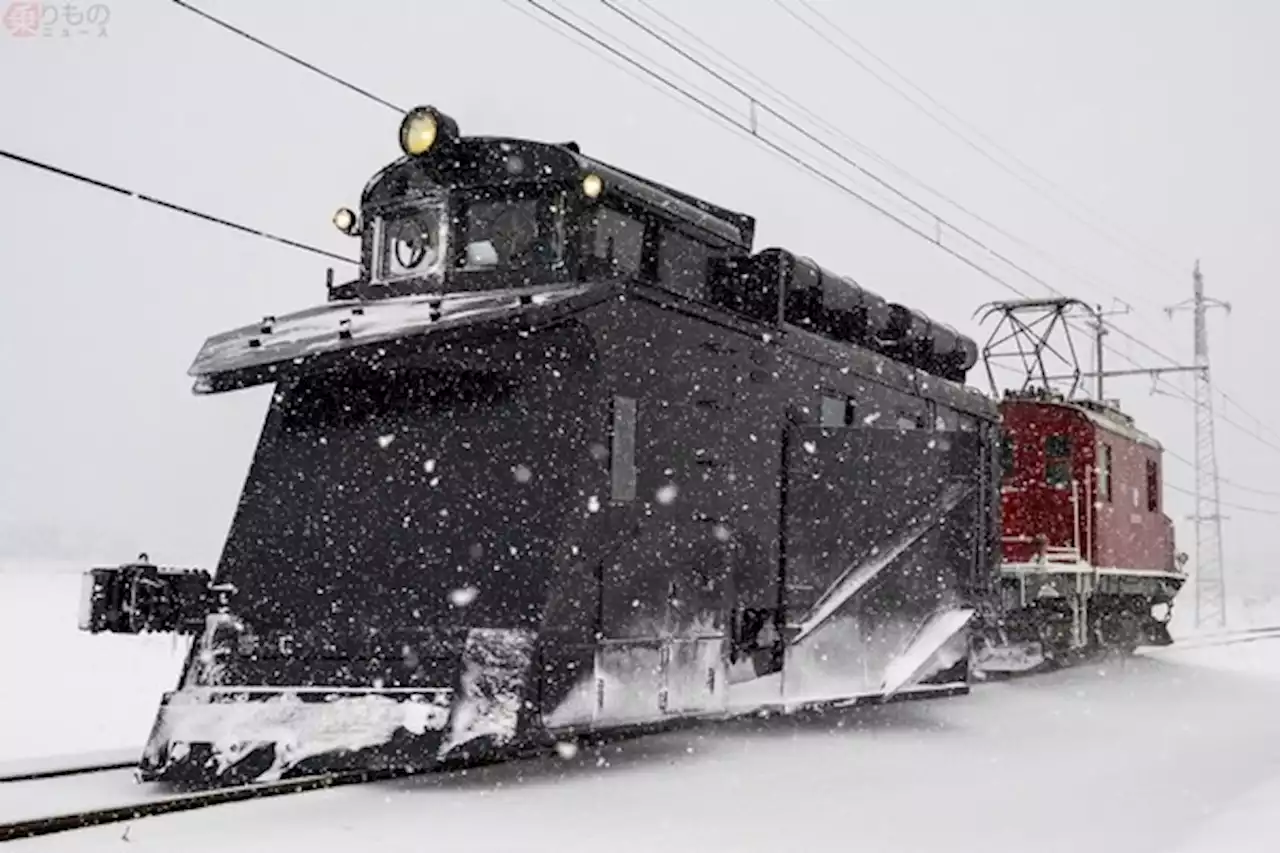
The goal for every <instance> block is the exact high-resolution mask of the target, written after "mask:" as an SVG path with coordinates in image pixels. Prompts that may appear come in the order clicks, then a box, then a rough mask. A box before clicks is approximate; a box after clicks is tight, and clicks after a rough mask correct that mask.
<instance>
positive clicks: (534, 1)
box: [526, 0, 1280, 452]
mask: <svg viewBox="0 0 1280 853" xmlns="http://www.w3.org/2000/svg"><path fill="white" fill-rule="evenodd" d="M526 2H528V3H529V4H530V5H532V6H534V7H535V8H538V9H539V10H541V11H542V12H543V13H544V14H547V15H549V16H551V17H554V18H556V19H557V20H559V21H560V22H561V23H562V24H565V25H567V26H570V27H571V28H573V29H575V30H576V31H578V32H579V33H580V34H582V35H585V36H587V37H588V38H591V39H592V40H593V41H595V42H596V43H597V44H600V45H602V46H605V47H607V48H608V49H610V50H611V51H613V52H615V53H616V54H618V55H619V56H623V57H626V58H627V59H628V61H630V62H632V63H634V64H636V65H638V66H640V67H643V66H642V65H641V64H640V63H639V62H638V61H636V60H635V59H633V58H631V57H627V56H626V54H624V53H622V52H621V51H619V50H618V49H617V48H615V47H613V46H612V45H608V44H607V43H606V42H604V41H603V40H602V39H600V38H599V37H597V36H595V35H593V34H590V33H587V32H585V31H584V30H583V29H582V28H581V27H579V26H577V25H576V24H573V23H572V22H570V21H567V20H566V19H564V18H563V17H562V16H560V15H557V14H556V13H555V12H553V11H551V10H549V9H547V8H546V7H545V6H543V5H542V4H541V3H539V2H538V0H526ZM600 2H601V4H602V5H604V6H605V7H606V8H608V9H609V10H611V11H612V12H614V13H615V14H617V15H619V16H621V17H623V18H624V19H626V20H628V21H630V22H631V23H632V24H633V25H635V26H636V27H638V28H639V29H641V30H643V31H644V32H646V33H647V34H648V35H650V36H651V37H653V38H655V39H657V40H659V41H662V42H663V43H664V44H666V45H667V46H668V47H669V48H670V49H672V50H673V51H675V52H676V53H678V54H680V55H681V56H683V57H684V58H685V59H687V60H688V61H690V62H691V63H693V64H694V65H696V66H697V67H699V68H701V69H702V70H703V71H705V72H706V73H708V74H711V75H712V76H714V77H716V78H717V79H719V80H720V81H721V82H722V83H724V84H725V85H727V86H729V87H730V88H732V89H734V90H735V91H737V92H738V93H739V94H741V95H742V96H743V97H745V98H748V99H751V100H753V101H755V102H756V103H760V102H759V100H758V99H757V98H756V96H755V95H754V94H753V93H752V92H750V91H748V90H747V89H745V88H744V87H742V86H740V85H739V84H737V83H735V82H733V81H732V80H729V79H727V78H726V77H725V76H724V75H723V74H722V73H721V72H720V71H718V70H717V69H714V68H712V67H711V66H709V65H708V64H706V63H705V62H703V61H701V60H700V59H698V58H697V57H694V56H692V55H691V54H690V52H689V51H687V50H686V49H684V48H683V47H682V46H680V45H678V44H674V43H672V41H671V40H670V38H669V37H667V36H665V35H664V34H662V33H658V32H657V31H656V30H654V29H653V28H652V27H651V26H649V25H648V24H647V23H645V22H643V21H640V20H639V19H638V18H636V16H634V15H632V14H631V13H629V12H627V11H626V10H623V9H621V8H619V7H618V6H617V5H616V4H615V3H614V2H612V0H600ZM645 70H646V71H649V73H650V74H651V75H652V74H653V72H652V71H651V70H650V69H645ZM653 76H657V77H658V79H659V80H660V81H661V82H662V83H663V84H664V85H667V86H669V87H672V88H675V89H677V90H678V91H683V90H681V89H680V87H679V86H678V84H676V83H673V82H671V81H670V80H667V79H665V78H662V77H661V76H660V75H653ZM686 97H688V98H689V99H690V100H693V101H694V102H695V103H697V104H699V105H700V106H702V107H703V108H704V109H712V110H713V111H715V110H714V108H711V107H709V106H707V105H706V104H705V103H702V102H700V101H699V100H698V99H697V98H693V97H692V96H689V95H688V94H687V93H686ZM762 106H763V108H764V109H766V110H767V111H768V112H769V113H770V114H771V115H773V116H774V117H775V118H777V119H779V120H780V121H782V122H783V123H784V124H786V125H787V126H788V127H790V128H791V129H793V130H795V131H796V132H798V133H800V134H801V135H803V136H805V137H806V138H808V139H810V140H811V141H813V142H815V143H817V144H818V145H819V146H820V147H822V148H824V149H825V150H827V151H829V152H831V153H832V154H834V155H835V156H837V157H838V158H840V159H841V160H842V161H844V162H846V163H847V164H849V165H850V166H852V167H853V168H855V169H857V170H858V171H859V172H862V173H863V174H866V175H867V176H868V177H870V178H871V179H872V180H874V181H875V182H876V183H878V184H880V185H882V186H884V187H885V188H887V189H889V190H890V192H893V193H894V194H895V195H898V196H899V197H901V198H903V199H904V200H906V201H908V202H909V203H911V204H912V205H913V206H915V207H917V208H918V209H920V210H922V211H924V212H926V213H928V214H929V215H930V216H932V217H933V218H935V219H936V220H937V221H938V222H939V223H941V224H944V225H946V226H947V228H948V229H949V230H950V231H952V232H954V233H956V234H958V235H960V236H961V237H964V238H965V239H966V240H968V241H969V242H971V243H973V244H974V245H975V246H977V247H979V248H981V249H982V250H984V251H986V252H987V253H988V254H990V255H991V256H992V257H994V258H996V259H998V260H1000V261H1002V262H1003V263H1005V264H1006V265H1008V266H1009V267H1011V268H1012V269H1014V270H1017V271H1018V272H1019V273H1021V274H1022V275H1024V276H1026V277H1027V278H1028V279H1030V280H1031V281H1034V282H1035V283H1036V284H1039V285H1040V286H1041V287H1044V288H1045V289H1046V290H1048V291H1049V292H1050V293H1053V294H1055V295H1057V296H1064V295H1065V294H1063V293H1062V291H1060V290H1059V289H1058V288H1056V287H1054V286H1053V285H1052V284H1050V283H1049V282H1047V281H1045V280H1044V279H1043V278H1042V277H1040V276H1038V275H1036V274H1035V273H1033V272H1031V271H1030V270H1027V269H1026V268H1025V267H1023V266H1022V265H1020V264H1018V263H1016V262H1015V261H1013V260H1011V259H1010V258H1008V257H1006V256H1005V255H1004V254H1002V253H1001V252H999V251H997V250H995V249H993V248H992V247H990V246H989V245H987V244H985V243H983V242H982V241H981V240H978V239H977V238H975V237H973V236H972V235H970V234H969V233H967V232H966V231H964V230H963V229H961V228H959V227H957V226H956V225H954V224H953V223H951V222H950V221H948V220H946V219H945V218H943V217H941V216H940V215H938V214H937V213H936V212H934V211H933V210H931V209H929V208H928V207H927V206H925V205H923V204H921V203H920V202H918V201H916V200H915V199H912V198H911V197H910V196H907V195H906V194H905V193H903V192H902V191H901V190H899V189H898V188H896V187H894V186H893V185H892V184H890V183H889V182H887V181H885V180H884V179H882V178H880V177H879V176H878V175H875V174H874V173H872V172H870V171H868V170H867V169H866V168H865V167H863V166H861V165H859V164H858V163H856V162H855V161H853V160H852V159H851V158H849V157H848V156H847V155H846V154H844V153H843V152H841V151H839V150H838V149H836V148H834V147H833V146H831V145H830V144H829V143H827V142H825V141H824V140H822V139H820V138H819V137H817V136H816V135H814V134H813V132H812V131H809V130H808V129H806V128H804V127H803V126H801V125H800V124H799V123H798V122H796V121H794V120H793V119H790V118H788V117H786V116H785V115H783V114H782V113H781V112H780V111H778V110H776V109H773V108H771V107H768V106H767V105H762ZM715 112H718V113H719V115H720V117H721V119H722V120H723V121H725V122H727V123H729V124H731V125H733V126H735V127H737V129H738V130H745V131H746V132H748V133H749V134H750V135H751V136H752V137H753V138H754V139H756V140H758V141H759V142H761V143H762V144H764V145H767V146H769V147H770V148H772V149H774V150H775V151H777V152H779V153H782V154H783V155H784V156H786V157H787V159H789V160H791V161H792V162H793V163H796V164H799V165H801V166H802V167H803V168H804V169H805V170H806V171H809V172H811V173H813V174H816V175H819V177H821V178H822V179H823V180H825V181H827V182H828V183H831V184H833V185H835V186H836V187H838V188H839V189H842V190H843V191H845V192H846V193H848V194H850V195H852V196H854V197H855V198H856V199H858V200H859V201H862V202H863V203H864V204H868V205H870V206H871V207H872V208H873V209H875V210H877V211H878V212H880V213H881V214H882V215H885V216H887V217H889V218H890V219H892V220H893V221H894V222H896V223H898V224H899V225H901V226H903V227H904V228H907V229H908V230H910V231H912V232H913V233H915V234H916V235H917V236H920V237H923V238H924V239H926V240H928V241H929V242H930V243H932V244H933V245H934V246H937V247H938V248H940V249H942V250H943V251H945V252H947V253H948V254H950V255H952V256H953V257H955V258H957V259H958V260H961V261H962V262H964V263H965V264H967V265H968V266H970V267H971V268H973V269H975V270H977V271H978V272H980V273H981V274H983V275H984V276H986V277H987V278H989V279H991V280H993V281H995V282H997V283H998V284H1000V285H1001V286H1003V287H1004V288H1006V289H1008V290H1010V291H1011V292H1013V293H1015V294H1017V295H1018V296H1021V297H1023V298H1026V297H1027V294H1026V293H1025V292H1024V291H1022V290H1020V289H1019V288H1017V287H1016V286H1014V285H1013V284H1011V283H1010V282H1008V281H1007V280H1005V279H1003V278H1002V277H1000V276H998V275H996V274H995V273H993V272H991V271H990V270H988V269H987V268H986V267H983V266H982V265H980V264H978V263H976V262H975V261H973V260H972V259H970V258H968V257H967V256H965V255H963V254H961V253H959V252H957V251H955V250H954V249H952V248H951V247H949V246H946V245H944V244H942V243H941V242H940V241H938V240H935V239H933V237H932V236H931V235H929V234H927V233H926V232H924V231H922V230H920V229H918V228H916V227H914V226H913V225H911V224H910V223H908V222H907V221H905V220H904V219H902V218H901V217H899V216H896V215H895V214H893V213H891V212H889V211H887V210H885V209H884V208H883V207H881V206H879V205H876V204H875V203H873V202H871V201H870V200H869V199H867V198H866V197H865V196H864V195H862V194H860V193H858V192H857V191H856V190H853V189H851V188H850V187H848V186H847V185H845V184H843V183H841V182H839V181H836V180H834V179H832V178H831V177H830V176H829V175H826V174H823V173H821V171H820V170H818V169H815V168H814V167H813V166H812V164H809V163H807V162H804V161H803V160H802V159H801V158H799V157H798V156H797V155H796V154H794V152H792V151H790V150H788V149H786V148H785V147H784V146H782V145H780V144H778V143H776V142H773V141H772V140H769V139H766V138H765V137H763V136H760V135H759V134H758V133H757V132H756V131H755V130H754V129H753V128H750V127H744V126H743V125H742V124H740V123H738V122H736V121H735V120H734V119H733V118H732V117H731V116H727V115H724V114H723V113H722V112H719V111H715ZM1108 329H1109V331H1110V332H1112V333H1114V334H1117V335H1119V336H1120V337H1122V338H1124V339H1126V340H1128V341H1130V342H1132V343H1134V344H1136V345H1138V346H1140V347H1142V348H1143V349H1145V350H1147V351H1149V352H1151V353H1153V354H1155V355H1158V356H1160V357H1161V358H1163V359H1165V360H1166V361H1168V362H1170V363H1171V364H1174V365H1177V364H1178V362H1177V360H1176V359H1174V358H1173V357H1172V356H1169V355H1168V354H1166V353H1164V352H1162V351H1160V350H1159V349H1157V348H1155V347H1153V346H1152V345H1151V344H1149V343H1147V342H1145V341H1143V340H1142V339H1140V338H1138V337H1137V336H1136V335H1133V334H1132V333H1129V332H1127V331H1125V330H1123V329H1121V328H1119V327H1117V326H1115V325H1114V324H1111V325H1109V327H1108ZM1104 349H1105V350H1106V351H1108V352H1111V353H1112V354H1114V355H1117V356H1120V357H1121V358H1125V359H1126V360H1127V361H1129V362H1130V363H1132V364H1135V365H1136V364H1137V363H1136V362H1133V361H1132V359H1128V358H1127V356H1125V354H1124V353H1122V352H1121V351H1119V350H1117V349H1116V348H1115V347H1113V346H1110V345H1109V344H1104ZM1138 366H1141V365H1138ZM1171 387H1176V386H1171ZM1184 396H1185V395H1184ZM1220 419H1221V420H1222V421H1223V423H1226V424H1228V425H1230V426H1232V427H1234V428H1236V429H1238V430H1240V431H1241V432H1242V433H1244V434H1245V435H1248V436H1249V437H1251V438H1253V439H1254V440H1255V441H1258V442H1259V443H1260V444H1263V445H1265V446H1267V447H1268V448H1270V449H1272V450H1275V451H1277V452H1280V444H1276V443H1273V442H1271V441H1269V440H1267V439H1265V438H1263V437H1261V436H1260V435H1258V433H1257V432H1255V431H1253V430H1250V429H1247V428H1245V427H1243V426H1241V425H1240V424H1238V423H1236V422H1234V421H1231V420H1228V419H1226V418H1220Z"/></svg>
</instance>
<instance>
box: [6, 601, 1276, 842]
mask: <svg viewBox="0 0 1280 853" xmlns="http://www.w3.org/2000/svg"><path fill="white" fill-rule="evenodd" d="M1273 638H1280V626H1270V627H1264V628H1249V629H1243V630H1238V631H1232V632H1227V633H1223V634H1216V635H1207V636H1199V637H1190V638H1184V639H1182V640H1179V641H1177V642H1175V643H1174V645H1173V646H1172V647H1170V648H1204V647H1210V646H1220V645H1230V644H1234V643H1247V642H1255V641H1258V640H1266V639H1273ZM1027 674H1028V675H1030V674H1032V673H1027ZM979 684H980V682H979ZM944 695H945V694H944ZM895 698H896V700H898V701H907V700H910V699H912V698H915V691H912V690H910V689H908V690H905V691H903V693H902V695H901V696H898V697H895ZM880 701H884V700H877V701H872V702H869V701H867V700H866V699H849V700H843V701H838V702H833V703H830V707H831V708H832V709H835V708H848V707H852V706H856V705H863V704H878V702H880ZM706 722H707V721H706V720H689V721H680V722H675V723H674V725H672V724H667V725H663V726H648V727H642V730H636V731H634V732H631V733H629V734H627V735H621V734H620V735H614V736H613V738H612V739H615V740H616V739H622V738H624V737H634V736H637V735H641V734H646V733H652V732H655V731H662V730H668V729H671V728H678V727H681V726H682V725H683V726H687V725H703V724H706ZM598 739H599V740H602V741H603V740H608V739H610V738H609V736H605V735H602V736H600V737H599V738H598ZM551 751H552V747H549V746H537V747H532V748H525V749H523V750H520V751H519V752H516V753H513V754H511V755H508V756H503V757H501V758H500V759H487V760H474V759H473V760H469V761H467V762H459V763H458V765H457V768H452V767H450V768H441V769H460V768H462V767H470V766H478V765H479V764H482V763H491V762H492V761H494V760H507V761H509V760H522V759H528V758H533V757H540V756H546V755H548V754H549V753H550V752H551ZM131 754H132V753H131ZM134 764H135V760H133V759H130V760H124V759H123V756H122V755H117V756H112V757H108V758H105V759H99V760H97V761H87V762H85V763H83V764H79V765H75V764H60V765H53V766H44V767H40V766H36V767H34V768H19V769H18V770H9V771H0V842H4V841H12V840H16V839H20V838H32V837H36V836H42V835H53V834H56V833H61V832H68V831H71V830H75V829H84V828H88V827H93V826H101V825H104V824H110V823H120V822H123V821H130V820H138V819H141V818H146V817H154V816H158V815H164V814H172V813H175V812H182V811H192V810H195V809H201V808H208V807H210V806H216V805H221V804H224V803H235V802H243V801H246V800H252V799H258V798H262V797H276V796H282V795H286V794H295V793H302V792H305V791H315V790H320V789H324V788H334V787H339V786H343V785H354V784H362V783H368V782H375V781H381V780H387V779H393V778H399V777H405V776H411V775H420V774H422V773H430V772H439V771H407V770H378V771H357V772H350V773H332V774H326V775H322V776H307V777H300V778H296V779H288V780H284V781H279V782H260V783H252V784H246V785H237V786H233V787H226V788H218V789H215V790H211V791H194V792H181V791H175V790H173V789H170V788H165V787H163V786H140V785H138V784H137V783H136V782H134V779H133V767H134ZM68 799H70V800H71V801H72V802H71V804H70V805H69V804H68V802H67V801H68ZM50 802H56V803H57V804H58V808H59V809H60V810H59V811H57V812H54V813H48V812H42V809H45V808H47V807H46V806H45V805H44V804H47V803H50Z"/></svg>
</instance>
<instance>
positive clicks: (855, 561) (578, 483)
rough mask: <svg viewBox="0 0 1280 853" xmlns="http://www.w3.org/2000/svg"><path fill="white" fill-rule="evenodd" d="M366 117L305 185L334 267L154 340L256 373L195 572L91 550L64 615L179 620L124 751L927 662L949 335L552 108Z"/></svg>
mask: <svg viewBox="0 0 1280 853" xmlns="http://www.w3.org/2000/svg"><path fill="white" fill-rule="evenodd" d="M401 139H402V145H403V147H404V149H405V151H406V154H405V156H404V157H402V158H401V159H399V160H397V161H396V162H394V163H393V164H391V165H390V166H388V167H387V168H386V169H384V170H383V171H381V172H380V173H379V174H377V175H376V176H375V177H374V179H373V180H372V181H371V182H370V183H369V184H368V186H367V187H366V188H365V191H364V194H363V197H362V199H361V205H360V210H359V212H358V213H357V212H354V211H350V210H346V209H343V210H340V211H339V213H338V215H337V216H336V217H335V223H336V224H337V225H338V227H339V228H341V229H342V230H344V231H346V232H347V233H349V234H352V235H359V237H360V239H361V245H362V260H363V263H362V270H361V273H360V275H359V277H358V278H357V279H356V280H354V281H351V282H348V283H345V284H341V285H338V286H332V285H331V289H330V298H329V300H328V301H327V302H326V303H325V304H323V305H321V306H319V307H315V308H311V309H308V310H305V311H301V312H299V313H296V314H292V315H287V316H280V317H268V318H265V319H264V320H263V322H262V323H260V324H254V325H251V326H246V327H244V328H240V329H236V330H233V331H230V332H227V333H225V334H222V335H218V336H215V337H213V338H210V339H209V341H208V342H207V343H206V344H205V346H204V348H203V349H202V350H201V352H200V353H199V355H198V357H197V358H196V361H195V363H194V365H193V367H192V369H191V373H192V375H193V376H195V378H196V390H197V391H198V392H200V393H218V392H222V391H229V390H233V389H236V388H242V387H246V386H251V385H256V384H262V383H275V385H276V391H275V394H274V396H273V399H272V403H271V405H270V410H269V413H268V415H267V420H266V424H265V426H264V428H263V431H262V436H261V439H260V442H259V445H258V448H257V452H256V454H255V456H254V458H253V462H252V465H251V467H250V470H249V474H248V478H247V481H246V483H245V486H244V490H243V494H242V496H241V499H240V504H239V507H238V509H237V512H236V514H235V517H234V520H233V523H232V526H231V530H230V533H229V536H228V539H227V542H226V545H225V548H224V551H223V554H222V556H221V559H220V561H219V563H218V566H217V570H216V572H215V573H214V577H213V578H207V577H206V578H205V580H207V581H208V583H206V584H205V585H204V586H203V587H201V588H199V589H197V588H196V587H193V584H192V576H191V575H190V574H186V575H181V576H175V575H171V574H169V573H167V572H166V571H164V570H158V569H156V568H155V567H151V566H126V567H121V568H118V569H105V570H104V569H99V570H95V572H94V573H93V575H92V578H93V582H92V583H91V584H90V590H89V592H88V594H87V599H86V627H88V628H90V629H91V630H114V631H140V630H154V629H167V630H178V631H184V632H188V633H193V634H195V635H196V637H195V640H194V642H193V647H192V651H191V654H190V657H189V659H188V660H187V663H186V665H185V668H184V670H183V672H182V675H181V680H180V684H179V686H178V688H177V689H176V690H174V691H173V692H171V693H169V694H167V695H166V696H165V697H164V700H163V703H162V706H161V708H160V710H159V714H158V717H157V720H156V723H155V726H154V729H153V732H152V735H151V738H150V741H149V743H148V745H147V747H146V752H145V755H144V756H143V758H142V762H141V769H142V774H143V776H144V778H150V779H172V780H177V779H199V780H204V781H206V782H207V781H214V782H226V781H243V780H247V779H268V778H278V777H281V776H288V775H296V774H303V773H309V772H314V771H320V770H333V769H345V768H368V767H374V768H376V767H392V766H394V767H422V768H427V767H431V766H434V765H435V764H436V763H437V762H439V761H440V760H441V759H447V758H449V757H452V756H456V755H459V754H476V753H477V752H485V751H489V750H499V751H500V750H502V749H504V748H510V747H514V746H517V745H520V744H524V743H530V742H534V743H536V742H538V741H542V740H549V739H552V738H561V737H569V736H572V735H573V734H575V733H580V732H582V731H584V730H601V729H614V728H625V727H630V726H633V725H652V724H660V723H662V722H663V721H666V720H671V719H673V718H680V717H686V716H691V715H707V716H717V715H730V714H734V713H738V712H742V711H748V710H755V709H759V708H762V707H782V708H795V707H799V706H804V705H811V704H814V703H824V702H839V701H846V700H848V699H850V698H852V697H858V696H885V695H889V694H893V693H895V692H897V691H900V690H905V689H910V690H925V691H929V690H935V691H954V690H956V689H959V690H963V689H965V686H966V684H967V680H968V666H967V657H968V648H967V645H966V642H965V634H966V625H967V623H968V622H969V621H970V618H971V617H972V615H973V613H974V607H975V605H976V604H977V602H978V601H979V600H980V599H981V597H982V596H983V595H985V594H986V592H987V591H988V589H989V585H990V582H991V578H992V576H993V573H994V571H995V568H996V565H997V562H998V553H997V544H998V540H997V536H998V516H997V513H998V500H997V496H996V492H995V483H996V481H995V476H996V474H995V467H994V462H993V460H994V458H995V455H994V453H993V452H992V448H993V447H994V446H995V441H996V435H997V423H996V417H997V415H996V410H995V408H994V407H993V405H992V403H991V402H990V401H989V400H988V399H987V398H985V397H984V396H982V395H980V394H978V393H977V392H974V391H971V390H969V389H967V388H965V387H964V386H963V384H962V383H963V380H964V376H965V372H966V371H967V370H968V369H969V368H970V367H972V365H973V363H974V361H975V360H976V347H975V346H974V344H973V342H972V341H970V340H968V339H967V338H965V337H963V336H961V335H959V334H957V333H956V332H954V331H953V330H951V329H950V328H948V327H946V326H943V325H941V324H937V323H934V322H932V321H930V320H929V319H928V318H926V317H924V316H923V315H922V314H920V313H919V312H916V311H912V310H910V309H907V308H905V307H903V306H900V305H895V304H891V303H887V302H886V301H885V300H883V299H881V298H880V297H878V296H876V295H875V294H873V293H872V292H871V291H868V290H865V289H863V288H861V287H859V286H858V285H857V284H856V283H854V282H853V281H851V280H849V279H846V278H841V277H838V276H835V275H833V274H832V273H830V272H829V271H827V270H825V269H822V268H821V267H819V266H817V265H816V264H814V263H812V262H811V261H808V260H806V259H802V258H798V257H795V256H794V255H792V254H790V253H788V252H785V251H783V250H780V249H770V250H767V251H764V252H761V253H759V254H755V255H753V254H752V253H751V244H752V240H753V231H754V220H753V219H751V218H750V217H748V216H744V215H741V214H736V213H733V212H730V211H727V210H724V209H721V208H719V207H716V206H714V205H710V204H708V203H706V202H702V201H700V200H698V199H695V198H692V197H691V196H688V195H687V194H684V193H680V192H678V191H676V190H673V189H670V188H667V187H664V186H661V185H659V184H656V183H654V182H652V181H648V180H645V179H642V178H639V177H637V176H634V175H631V174H629V173H626V172H623V171H622V170H619V169H617V168H614V167H611V166H608V165H606V164H604V163H601V162H598V161H596V160H593V159H591V158H588V157H586V156H583V155H582V154H581V153H580V151H579V150H578V148H577V146H576V145H573V144H565V145H552V144H543V143H535V142H529V141H525V140H517V139H493V138H472V137H463V136H460V135H459V134H458V132H457V128H456V124H454V123H453V122H452V120H450V119H448V118H447V117H446V116H444V115H442V114H441V113H439V112H438V111H435V110H433V109H431V108H420V109H418V110H415V111H413V112H412V113H410V114H409V116H408V117H406V119H405V122H404V124H403V125H402V136H401ZM214 580H216V583H214V582H213V581H214ZM193 589H194V590H195V591H194V592H193Z"/></svg>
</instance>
